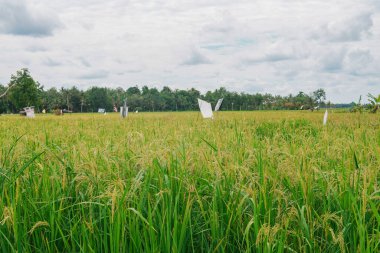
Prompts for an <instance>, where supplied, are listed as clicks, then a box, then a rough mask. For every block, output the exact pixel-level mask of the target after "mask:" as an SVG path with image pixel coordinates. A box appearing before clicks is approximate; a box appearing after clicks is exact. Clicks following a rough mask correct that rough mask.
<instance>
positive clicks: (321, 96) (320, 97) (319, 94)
mask: <svg viewBox="0 0 380 253" xmlns="http://www.w3.org/2000/svg"><path fill="white" fill-rule="evenodd" d="M313 97H314V99H315V101H316V102H317V103H318V105H321V104H322V102H323V101H325V100H326V92H325V90H324V89H318V90H316V91H314V92H313Z"/></svg>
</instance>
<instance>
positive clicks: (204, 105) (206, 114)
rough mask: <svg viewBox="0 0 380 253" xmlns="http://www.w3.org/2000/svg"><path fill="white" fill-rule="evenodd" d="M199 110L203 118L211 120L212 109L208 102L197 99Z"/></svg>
mask: <svg viewBox="0 0 380 253" xmlns="http://www.w3.org/2000/svg"><path fill="white" fill-rule="evenodd" d="M198 105H199V109H200V110H201V113H202V116H203V118H205V119H207V118H213V114H212V107H211V104H210V103H209V102H206V101H204V100H202V99H199V98H198Z"/></svg>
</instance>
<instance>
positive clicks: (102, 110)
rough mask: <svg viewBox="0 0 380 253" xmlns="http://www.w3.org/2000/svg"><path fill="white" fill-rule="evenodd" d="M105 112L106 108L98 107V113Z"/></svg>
mask: <svg viewBox="0 0 380 253" xmlns="http://www.w3.org/2000/svg"><path fill="white" fill-rule="evenodd" d="M105 112H106V109H103V108H99V109H98V113H105Z"/></svg>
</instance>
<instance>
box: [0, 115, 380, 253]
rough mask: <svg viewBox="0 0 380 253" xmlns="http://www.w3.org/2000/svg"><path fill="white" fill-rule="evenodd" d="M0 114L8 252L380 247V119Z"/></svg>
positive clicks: (4, 247) (1, 212)
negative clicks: (324, 119)
mask: <svg viewBox="0 0 380 253" xmlns="http://www.w3.org/2000/svg"><path fill="white" fill-rule="evenodd" d="M322 119H323V112H317V113H308V112H304V111H302V112H220V113H218V117H216V118H215V119H214V120H203V119H202V118H201V117H200V116H199V114H198V113H195V112H194V113H191V112H187V113H139V114H131V115H129V116H128V118H126V119H124V120H122V119H120V116H119V115H118V114H107V115H98V114H73V115H65V116H63V117H56V116H50V115H43V116H42V115H37V117H36V118H34V119H25V118H20V117H19V116H2V117H1V118H0V129H1V131H0V143H1V149H0V199H1V200H0V241H1V243H0V251H1V252H16V251H17V252H377V251H378V250H379V247H380V214H379V213H380V188H379V182H380V180H379V179H380V174H379V168H380V128H379V126H380V118H379V117H378V115H376V114H363V115H362V117H361V123H360V126H358V124H357V119H356V117H355V115H354V114H349V113H334V111H331V112H329V120H328V122H327V124H326V126H323V124H322Z"/></svg>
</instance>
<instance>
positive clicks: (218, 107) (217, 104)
mask: <svg viewBox="0 0 380 253" xmlns="http://www.w3.org/2000/svg"><path fill="white" fill-rule="evenodd" d="M222 102H223V98H221V99H219V100H218V103H216V106H215V111H216V112H217V111H219V109H220V106H221V105H222Z"/></svg>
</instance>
